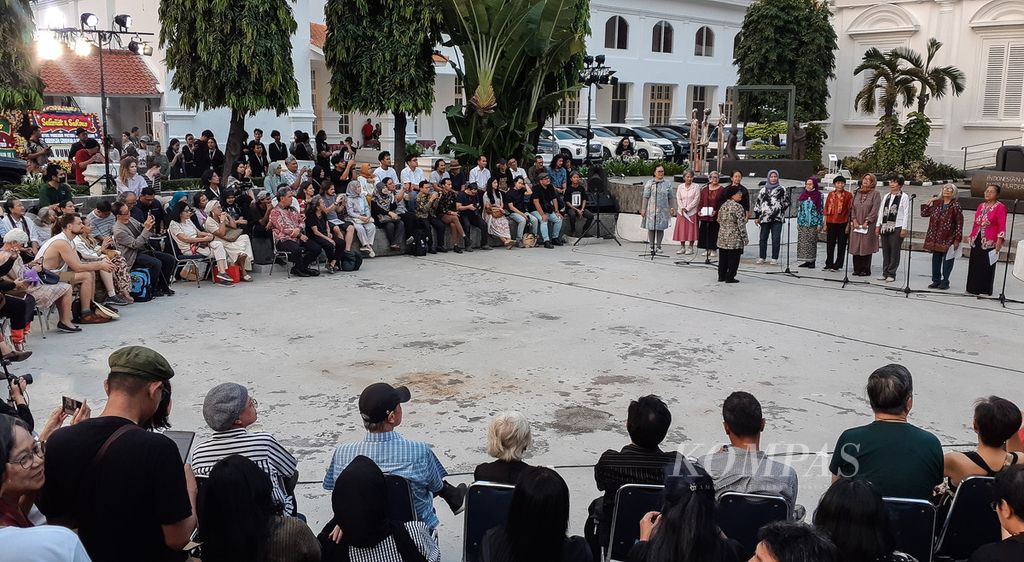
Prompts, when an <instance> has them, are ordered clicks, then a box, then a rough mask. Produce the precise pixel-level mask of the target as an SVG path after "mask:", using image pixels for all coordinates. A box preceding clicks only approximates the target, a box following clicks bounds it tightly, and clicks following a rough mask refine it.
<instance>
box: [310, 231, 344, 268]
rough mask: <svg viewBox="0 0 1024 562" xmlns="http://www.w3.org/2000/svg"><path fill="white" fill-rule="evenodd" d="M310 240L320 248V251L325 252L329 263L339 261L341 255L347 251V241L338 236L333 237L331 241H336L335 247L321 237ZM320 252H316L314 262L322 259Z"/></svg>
mask: <svg viewBox="0 0 1024 562" xmlns="http://www.w3.org/2000/svg"><path fill="white" fill-rule="evenodd" d="M309 239H310V241H312V242H313V244H315V245H316V246H317V248H319V250H323V251H324V255H325V256H327V261H333V262H337V261H339V260H340V259H341V253H342V252H344V251H345V241H344V240H341V239H339V238H338V237H337V236H331V239H332V240H334V244H333V245H332V244H331V243H330V242H328V241H327V240H324V239H323V238H320V237H319V236H310V237H309ZM319 250H316V251H314V253H313V256H314V257H313V259H314V260H315V259H316V258H318V257H320V251H319ZM310 263H313V261H312V260H311V261H310Z"/></svg>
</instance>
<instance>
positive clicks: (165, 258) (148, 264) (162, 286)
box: [133, 252, 178, 291]
mask: <svg viewBox="0 0 1024 562" xmlns="http://www.w3.org/2000/svg"><path fill="white" fill-rule="evenodd" d="M177 263H178V262H177V260H175V259H174V256H172V255H170V254H165V253H163V252H153V253H152V254H142V253H140V254H139V255H137V256H135V264H134V266H133V267H137V268H141V269H145V270H147V271H149V279H150V282H151V283H153V288H154V289H155V290H157V291H164V290H166V289H167V288H168V285H167V280H168V279H170V278H171V276H172V275H174V266H175V265H176V264H177Z"/></svg>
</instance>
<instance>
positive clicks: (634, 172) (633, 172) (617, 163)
mask: <svg viewBox="0 0 1024 562" xmlns="http://www.w3.org/2000/svg"><path fill="white" fill-rule="evenodd" d="M658 166H664V167H665V175H666V176H674V175H676V174H681V173H683V172H684V171H686V168H687V167H688V165H687V164H676V163H675V162H667V161H665V160H640V159H639V158H637V159H619V158H612V159H609V160H605V162H604V171H605V173H606V174H607V175H608V176H653V175H654V168H656V167H658Z"/></svg>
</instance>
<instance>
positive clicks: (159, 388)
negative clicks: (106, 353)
mask: <svg viewBox="0 0 1024 562" xmlns="http://www.w3.org/2000/svg"><path fill="white" fill-rule="evenodd" d="M108 363H109V365H110V374H109V375H108V376H107V380H106V381H105V382H104V383H103V387H104V390H105V391H106V393H107V404H106V407H104V409H103V413H101V414H100V416H99V417H97V418H93V419H90V420H86V421H82V422H80V423H78V424H76V425H73V426H71V427H66V428H62V429H60V430H58V431H56V432H55V433H54V434H53V435H52V436H51V437H50V439H49V441H48V442H47V443H46V468H45V476H46V484H45V485H44V486H43V490H42V492H41V495H40V498H39V502H38V505H39V509H40V511H42V512H43V514H45V515H46V517H47V519H48V520H49V522H50V523H52V524H60V525H64V526H67V527H69V528H71V529H77V530H78V535H79V537H80V538H81V539H82V544H84V545H85V549H86V551H88V553H89V556H90V557H91V558H92V559H93V560H97V561H104V562H129V561H132V562H134V561H138V560H147V561H156V562H162V561H171V560H183V559H184V557H183V556H182V552H181V550H182V549H183V548H184V547H185V545H186V544H188V542H189V538H190V537H191V535H192V532H193V531H194V530H195V528H196V518H195V515H194V514H195V502H196V482H195V475H194V474H193V473H192V468H191V467H190V466H189V465H183V463H182V460H181V457H180V456H179V453H178V448H177V446H176V445H175V444H174V441H172V440H171V439H170V438H168V437H166V436H164V435H161V434H159V433H154V432H152V431H146V429H156V428H162V427H169V425H170V424H168V423H167V415H168V412H169V411H170V402H171V383H170V379H171V377H173V376H174V369H172V368H171V366H170V364H168V363H167V360H166V359H164V357H163V356H162V355H160V354H159V353H157V352H156V351H153V350H152V349H149V348H147V347H142V346H128V347H123V348H121V349H119V350H117V351H115V352H114V353H112V354H111V355H110V358H109V359H108Z"/></svg>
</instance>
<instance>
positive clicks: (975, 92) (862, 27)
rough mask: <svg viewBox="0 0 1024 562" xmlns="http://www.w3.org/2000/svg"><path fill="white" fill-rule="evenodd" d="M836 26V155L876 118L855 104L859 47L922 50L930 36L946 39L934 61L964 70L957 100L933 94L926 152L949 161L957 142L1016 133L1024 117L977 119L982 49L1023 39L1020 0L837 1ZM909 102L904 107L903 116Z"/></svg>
mask: <svg viewBox="0 0 1024 562" xmlns="http://www.w3.org/2000/svg"><path fill="white" fill-rule="evenodd" d="M833 12H834V19H833V26H834V27H835V30H836V34H837V35H838V37H839V51H838V53H837V61H836V62H837V64H836V79H835V80H834V81H833V82H832V84H831V92H832V99H831V107H830V113H831V121H830V127H829V139H828V141H827V144H826V146H825V151H826V153H835V154H838V155H839V156H840V157H843V156H847V155H853V154H857V153H859V152H860V151H861V150H863V149H864V148H865V147H867V146H869V145H870V144H871V143H872V142H873V140H874V134H875V125H876V123H877V121H878V120H877V117H875V116H868V115H863V114H861V113H858V112H857V111H855V110H854V109H853V100H854V96H855V95H856V92H857V91H858V90H859V89H860V87H861V86H862V85H863V83H864V74H863V73H862V74H861V75H860V76H854V75H853V70H854V68H856V66H857V65H858V64H859V63H860V61H861V58H862V57H863V54H864V51H865V50H867V49H868V48H870V47H872V46H874V47H878V48H879V49H881V50H883V51H886V50H888V49H890V48H892V47H893V46H908V47H911V48H913V49H914V50H916V51H918V52H919V53H921V54H922V55H924V54H925V48H926V43H927V41H928V39H929V38H930V37H935V38H936V39H938V40H939V41H942V42H943V43H944V46H943V47H942V49H941V50H940V51H939V53H938V56H937V60H936V61H935V62H934V63H933V64H937V65H950V64H951V65H954V66H957V67H958V68H960V70H962V71H963V72H964V73H965V74H966V75H967V90H966V91H965V92H964V94H963V95H962V96H961V97H959V98H953V97H951V96H947V97H946V98H944V99H941V100H935V99H932V100H931V101H930V102H929V103H928V106H927V108H926V113H927V114H928V116H929V117H930V118H931V120H932V134H931V139H930V142H929V147H928V154H929V155H930V156H932V157H933V158H935V159H937V160H940V161H944V162H947V163H950V164H954V165H961V164H962V163H963V152H962V150H961V147H963V146H966V145H971V144H975V143H984V142H988V141H995V140H1000V139H1007V138H1016V139H1020V137H1021V134H1022V131H1024V116H1022V117H1020V118H1015V119H1003V120H992V119H983V118H982V117H981V107H982V101H983V92H984V81H985V64H984V63H985V60H984V57H985V47H986V46H987V45H988V44H989V43H990V42H992V41H1005V40H1007V39H1013V40H1019V41H1024V0H994V1H984V0H935V1H931V2H914V1H897V2H877V3H871V4H866V3H863V2H859V1H858V0H836V2H835V7H834V9H833ZM910 111H916V102H915V104H914V106H912V107H911V108H908V109H901V110H900V112H901V115H902V116H903V117H904V118H905V116H906V114H907V113H909V112H910Z"/></svg>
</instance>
